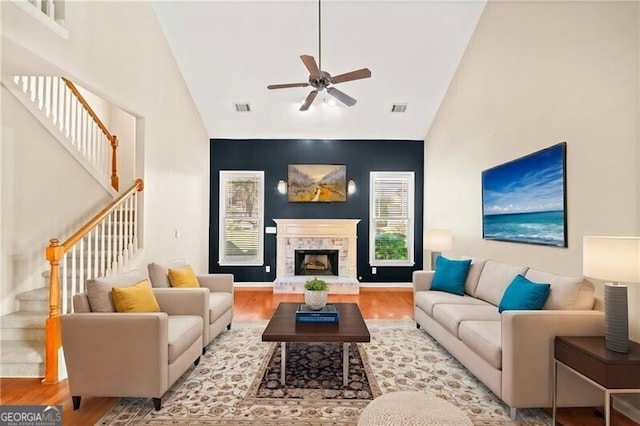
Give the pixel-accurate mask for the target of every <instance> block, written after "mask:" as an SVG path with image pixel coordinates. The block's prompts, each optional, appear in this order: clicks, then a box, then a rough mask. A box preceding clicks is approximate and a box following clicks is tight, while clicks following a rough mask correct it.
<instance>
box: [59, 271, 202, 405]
mask: <svg viewBox="0 0 640 426" xmlns="http://www.w3.org/2000/svg"><path fill="white" fill-rule="evenodd" d="M144 279H146V277H145V276H144V275H143V274H141V273H140V272H139V271H130V272H127V273H125V274H121V275H115V276H111V277H107V278H96V279H95V280H90V281H89V282H88V283H87V288H88V293H80V294H77V295H75V296H74V297H73V308H74V313H72V314H66V315H62V316H61V333H62V345H63V351H64V358H65V363H66V366H67V372H68V376H69V393H70V394H71V396H72V400H73V408H74V409H78V408H80V401H81V397H82V396H113V397H122V396H128V397H145V398H152V399H153V403H154V406H155V409H156V410H159V409H160V408H161V405H162V396H163V395H164V393H165V392H166V391H167V390H168V389H169V388H170V387H171V385H172V384H173V383H174V382H175V381H176V380H177V379H178V378H179V377H180V376H182V375H183V374H184V373H185V371H187V369H188V368H189V367H190V366H191V365H192V364H196V365H197V364H198V362H199V361H200V352H201V350H202V346H203V343H202V342H203V340H202V332H203V320H202V316H203V312H206V311H205V310H206V304H205V299H204V297H203V296H202V293H198V292H193V291H187V290H181V289H173V290H169V289H153V293H154V296H155V298H156V300H157V302H158V305H159V306H160V311H161V312H150V313H118V312H116V311H115V307H114V305H113V300H112V298H111V295H110V293H111V287H127V286H131V285H134V284H136V283H138V282H140V281H142V280H144Z"/></svg>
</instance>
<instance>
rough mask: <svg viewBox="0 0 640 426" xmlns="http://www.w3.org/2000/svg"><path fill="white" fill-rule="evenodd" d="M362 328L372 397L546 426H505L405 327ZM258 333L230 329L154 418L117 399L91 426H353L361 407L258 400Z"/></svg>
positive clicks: (472, 387)
mask: <svg viewBox="0 0 640 426" xmlns="http://www.w3.org/2000/svg"><path fill="white" fill-rule="evenodd" d="M366 323H367V326H368V327H369V332H370V334H371V343H368V344H358V345H350V346H351V347H357V348H358V351H359V352H361V353H364V356H362V357H361V360H362V363H363V366H364V367H363V368H364V369H365V370H366V369H367V368H370V371H371V375H370V376H368V379H369V382H370V385H371V391H372V392H373V393H374V395H375V394H376V392H377V391H376V389H378V388H379V390H380V392H381V393H383V394H386V393H389V392H395V391H402V390H419V391H424V392H426V393H429V394H431V395H435V396H437V397H440V398H443V399H444V400H446V401H448V402H450V403H452V404H454V405H456V406H458V407H460V408H461V409H462V410H463V411H464V412H465V413H466V414H467V416H468V417H469V418H470V419H471V421H472V422H473V424H474V425H550V424H551V419H550V417H549V415H548V414H547V413H546V412H545V411H544V410H518V419H517V421H516V422H512V421H511V420H510V418H509V415H508V411H507V407H506V406H505V405H504V404H502V402H501V401H500V400H499V399H498V398H497V397H496V396H495V395H494V394H493V393H492V392H491V391H489V390H488V389H487V388H486V387H485V386H484V385H483V384H482V383H480V382H479V381H478V380H477V379H475V377H474V376H472V375H471V374H470V373H468V372H467V371H466V370H465V369H464V367H462V366H461V365H460V364H459V363H458V362H457V361H456V360H455V359H454V358H453V357H451V355H449V354H448V353H447V352H446V351H445V350H444V349H443V348H442V347H441V346H440V345H439V344H438V343H437V342H436V341H434V340H433V339H432V338H431V337H430V336H429V335H428V334H426V333H425V332H424V331H422V330H418V329H416V327H415V323H414V322H413V321H412V320H401V321H396V320H392V321H389V320H367V321H366ZM265 326H266V321H260V322H245V323H241V322H234V323H233V328H232V330H231V331H229V332H225V333H223V334H222V335H221V336H219V337H218V338H216V339H215V340H214V341H213V342H212V343H211V344H210V345H209V349H208V351H207V353H206V354H205V355H204V356H203V357H202V360H201V362H200V364H199V365H198V366H196V367H191V368H190V369H189V370H188V371H187V372H186V373H185V374H184V375H183V376H182V377H181V378H180V379H179V380H178V381H177V382H176V383H175V384H174V385H173V386H172V387H171V389H170V390H169V391H168V392H167V394H165V396H164V398H163V399H162V405H163V408H162V409H161V410H159V411H155V410H154V409H153V403H152V402H151V400H150V399H142V398H122V399H120V401H119V402H118V403H117V404H116V406H115V407H114V408H113V409H112V410H110V411H109V412H108V413H107V414H106V415H105V416H104V417H103V418H102V419H101V420H100V421H99V422H98V423H97V425H178V424H180V425H183V424H185V425H186V424H189V425H205V424H206V425H281V424H283V423H286V424H288V425H293V426H297V425H305V426H309V425H327V424H333V425H355V424H356V423H357V419H358V416H359V415H360V412H361V411H362V409H363V408H364V407H365V406H366V405H367V404H368V403H369V402H370V401H369V400H366V399H347V400H345V399H337V398H330V399H325V396H326V395H322V393H318V392H316V393H314V394H313V397H308V398H305V397H302V398H300V397H299V398H294V397H291V395H289V396H290V397H286V398H285V397H284V393H283V397H280V396H279V395H278V394H276V393H272V394H270V395H269V396H268V397H267V398H264V397H262V396H260V397H259V396H258V389H259V388H260V384H261V382H262V380H263V378H265V377H266V376H267V375H268V374H271V373H270V372H269V373H268V374H267V372H266V370H267V368H268V365H269V364H270V363H271V362H273V361H274V352H275V353H277V352H278V351H277V350H276V348H275V346H274V344H272V343H264V342H262V341H261V338H260V336H261V334H262V331H263V330H264V328H265ZM350 356H351V355H350ZM287 365H289V362H287ZM288 374H289V372H287V375H288ZM292 374H293V373H292ZM278 377H279V376H278ZM288 383H289V382H288V381H287V384H288ZM263 389H266V387H264V388H263ZM307 396H309V395H307Z"/></svg>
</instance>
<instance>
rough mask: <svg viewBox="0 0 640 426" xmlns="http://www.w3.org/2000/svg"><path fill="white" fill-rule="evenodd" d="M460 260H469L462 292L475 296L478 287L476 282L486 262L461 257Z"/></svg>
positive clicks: (475, 258)
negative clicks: (469, 264)
mask: <svg viewBox="0 0 640 426" xmlns="http://www.w3.org/2000/svg"><path fill="white" fill-rule="evenodd" d="M461 259H471V266H470V267H469V273H468V274H467V280H466V281H465V282H464V292H465V293H467V294H468V295H471V296H475V294H476V288H477V287H478V280H479V279H480V274H481V273H482V268H484V264H485V263H486V262H487V260H486V259H480V258H478V257H471V256H462V257H461Z"/></svg>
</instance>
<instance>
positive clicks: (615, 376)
mask: <svg viewBox="0 0 640 426" xmlns="http://www.w3.org/2000/svg"><path fill="white" fill-rule="evenodd" d="M629 346H630V348H629V353H628V354H621V353H618V352H613V351H610V350H608V349H607V348H606V347H605V343H604V336H581V337H560V336H558V337H556V338H555V341H554V360H553V361H554V362H553V414H552V416H553V417H552V418H553V420H552V424H553V425H555V424H556V406H557V398H558V395H557V392H558V364H561V365H563V366H565V367H567V368H568V369H569V370H570V371H572V372H574V373H575V374H577V375H578V376H579V377H582V378H583V379H584V380H586V381H587V382H589V383H591V384H592V385H594V386H596V387H598V388H599V389H602V390H603V391H604V398H605V399H604V417H605V425H606V426H609V425H610V424H611V423H610V422H611V395H612V394H616V393H640V344H638V343H636V342H633V341H632V342H629Z"/></svg>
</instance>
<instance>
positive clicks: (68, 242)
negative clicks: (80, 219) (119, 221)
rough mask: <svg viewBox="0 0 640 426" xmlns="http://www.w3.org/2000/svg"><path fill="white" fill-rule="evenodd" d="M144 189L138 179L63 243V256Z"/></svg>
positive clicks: (142, 183)
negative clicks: (133, 195)
mask: <svg viewBox="0 0 640 426" xmlns="http://www.w3.org/2000/svg"><path fill="white" fill-rule="evenodd" d="M143 189H144V182H143V181H142V179H136V181H135V183H134V184H133V185H132V186H131V188H129V189H128V190H127V192H125V193H124V194H122V195H120V196H119V197H118V198H116V199H115V200H113V201H112V202H110V203H109V204H108V205H107V206H106V207H105V208H104V209H102V210H101V211H100V213H98V214H97V215H95V216H94V217H93V218H92V219H91V220H89V221H88V222H87V223H86V224H85V225H83V226H82V227H81V228H80V229H78V231H76V232H75V233H74V234H73V235H72V236H70V237H69V238H67V240H66V241H65V242H64V243H62V249H63V252H62V254H64V253H66V252H67V251H68V250H69V249H70V248H71V247H73V246H74V245H75V244H76V243H77V242H78V241H80V239H81V238H83V237H84V236H85V235H87V234H88V233H89V231H91V230H92V229H93V228H94V227H95V226H96V225H97V224H98V223H100V222H102V220H103V219H104V218H106V217H107V216H108V215H109V213H111V212H113V211H114V210H115V209H116V207H118V206H119V205H120V204H121V203H122V200H124V199H125V198H127V197H128V196H130V195H131V194H133V193H134V192H140V191H142V190H143Z"/></svg>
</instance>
